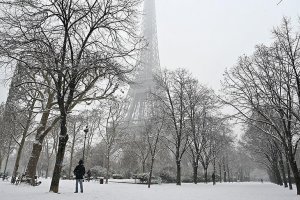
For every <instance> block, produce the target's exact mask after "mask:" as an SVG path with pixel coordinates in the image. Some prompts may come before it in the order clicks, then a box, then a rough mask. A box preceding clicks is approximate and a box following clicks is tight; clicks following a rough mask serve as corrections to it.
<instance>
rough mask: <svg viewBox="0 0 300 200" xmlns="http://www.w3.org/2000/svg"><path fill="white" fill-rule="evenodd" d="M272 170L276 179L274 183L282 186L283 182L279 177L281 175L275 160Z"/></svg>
mask: <svg viewBox="0 0 300 200" xmlns="http://www.w3.org/2000/svg"><path fill="white" fill-rule="evenodd" d="M273 171H274V176H275V179H276V184H277V185H281V186H282V185H283V182H282V178H281V175H280V171H279V169H278V164H277V161H276V163H273Z"/></svg>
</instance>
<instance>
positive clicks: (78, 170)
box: [74, 160, 85, 193]
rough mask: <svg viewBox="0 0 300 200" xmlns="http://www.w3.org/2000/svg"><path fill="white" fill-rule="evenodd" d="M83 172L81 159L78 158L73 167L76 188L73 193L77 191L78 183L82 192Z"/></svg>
mask: <svg viewBox="0 0 300 200" xmlns="http://www.w3.org/2000/svg"><path fill="white" fill-rule="evenodd" d="M84 174H85V167H84V165H83V160H79V163H78V165H77V166H76V167H75V169H74V175H75V176H76V189H75V193H78V184H79V185H80V192H81V193H83V177H84Z"/></svg>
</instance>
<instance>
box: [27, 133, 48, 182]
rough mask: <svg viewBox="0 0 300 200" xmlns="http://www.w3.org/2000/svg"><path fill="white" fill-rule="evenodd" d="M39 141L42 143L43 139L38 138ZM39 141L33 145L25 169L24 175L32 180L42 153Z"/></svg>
mask: <svg viewBox="0 0 300 200" xmlns="http://www.w3.org/2000/svg"><path fill="white" fill-rule="evenodd" d="M40 139H41V140H42V141H43V139H44V138H40ZM41 140H38V141H36V142H35V143H34V144H33V146H32V151H31V156H30V158H29V162H28V165H27V169H26V174H27V175H28V176H29V177H30V178H31V179H32V180H33V178H34V176H35V174H36V169H37V164H38V161H39V158H40V155H41V152H42V143H41Z"/></svg>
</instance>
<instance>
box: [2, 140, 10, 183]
mask: <svg viewBox="0 0 300 200" xmlns="http://www.w3.org/2000/svg"><path fill="white" fill-rule="evenodd" d="M11 143H12V136H11V137H10V140H9V144H8V149H7V156H6V161H5V166H4V171H3V174H4V176H3V180H4V178H5V173H6V170H7V164H8V159H9V156H10V151H11Z"/></svg>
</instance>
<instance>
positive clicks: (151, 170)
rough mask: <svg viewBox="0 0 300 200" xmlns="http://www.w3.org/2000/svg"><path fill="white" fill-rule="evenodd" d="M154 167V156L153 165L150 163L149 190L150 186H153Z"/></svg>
mask: <svg viewBox="0 0 300 200" xmlns="http://www.w3.org/2000/svg"><path fill="white" fill-rule="evenodd" d="M153 165H154V157H153V156H152V158H151V163H150V172H149V178H148V188H150V186H151V180H152V172H153Z"/></svg>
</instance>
